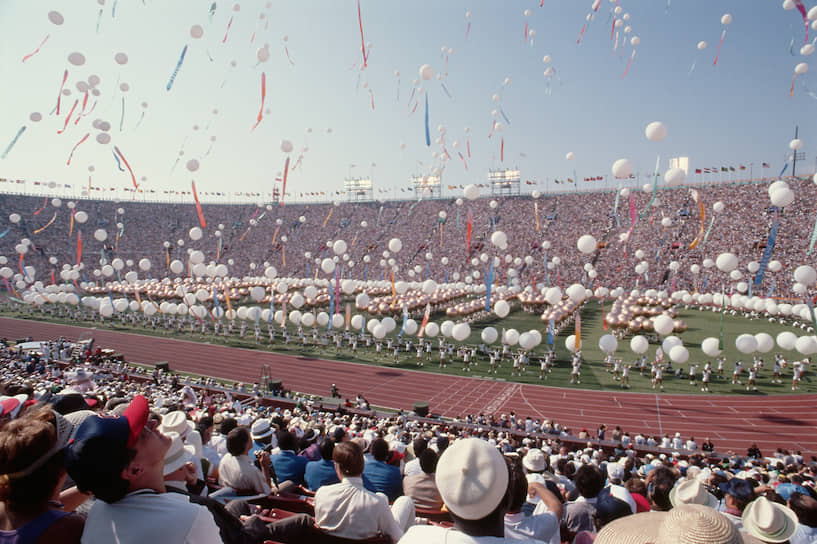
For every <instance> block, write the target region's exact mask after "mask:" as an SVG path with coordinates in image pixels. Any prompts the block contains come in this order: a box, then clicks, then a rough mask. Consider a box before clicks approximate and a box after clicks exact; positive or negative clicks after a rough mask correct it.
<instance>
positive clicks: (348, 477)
mask: <svg viewBox="0 0 817 544" xmlns="http://www.w3.org/2000/svg"><path fill="white" fill-rule="evenodd" d="M332 459H333V461H334V462H335V471H336V472H337V475H338V478H340V483H339V484H332V485H325V486H321V487H320V488H319V489H318V491H317V492H316V493H315V523H316V524H317V525H318V527H320V528H321V529H322V530H323V531H325V532H327V533H330V534H332V535H334V536H338V537H342V538H350V539H356V540H362V539H365V538H369V537H373V536H376V535H378V534H385V535H388V536H390V537H391V538H392V540H393V541H395V542H396V541H397V540H399V539H400V537H402V536H403V533H404V532H405V530H406V529H407V528H408V527H409V526H410V525H411V524H412V523H414V520H415V517H414V514H415V511H414V503H413V502H412V500H411V499H410V498H409V497H405V496H404V497H399V498H398V499H397V500H395V501H394V504H393V505H392V507H391V508H389V502H388V499H387V498H386V496H385V495H383V494H380V493H372V492H371V491H368V490H366V489H365V488H364V487H363V478H362V474H363V467H364V462H363V451H362V450H361V449H360V446H358V445H357V444H356V443H355V442H342V443H340V444H338V445H336V446H335V450H334V451H333V452H332Z"/></svg>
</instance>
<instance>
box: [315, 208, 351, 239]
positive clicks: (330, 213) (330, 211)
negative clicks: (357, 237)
mask: <svg viewBox="0 0 817 544" xmlns="http://www.w3.org/2000/svg"><path fill="white" fill-rule="evenodd" d="M333 211H335V207H334V206H332V207H331V208H329V213H328V214H327V215H326V219H324V220H323V225H322V226H323V228H326V224H327V223H328V222H329V218H330V217H332V212H333ZM352 245H354V244H352Z"/></svg>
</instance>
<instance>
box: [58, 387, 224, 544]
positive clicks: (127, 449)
mask: <svg viewBox="0 0 817 544" xmlns="http://www.w3.org/2000/svg"><path fill="white" fill-rule="evenodd" d="M156 423H157V422H156V421H150V422H148V403H147V400H146V399H145V397H143V396H141V395H137V396H136V397H135V398H134V399H133V401H132V402H131V403H130V405H129V406H128V408H127V409H126V410H125V411H124V413H123V414H122V415H121V416H120V417H117V418H114V417H100V416H97V415H93V416H89V417H88V418H87V419H85V421H84V422H83V423H82V425H80V426H79V428H78V429H77V431H76V434H75V435H74V438H73V441H72V442H71V444H70V445H69V446H68V448H67V451H66V468H67V469H68V473H69V474H70V475H71V477H72V478H73V479H74V481H75V482H76V483H77V486H78V487H79V489H80V490H81V491H84V492H91V493H93V494H94V496H95V497H96V499H97V501H96V502H95V503H94V505H93V506H92V507H91V511H90V512H89V513H88V519H87V521H86V522H85V529H84V530H83V533H82V542H83V543H88V544H91V543H96V542H118V543H120V544H144V543H145V542H167V543H174V544H175V543H185V544H187V543H191V544H193V543H202V544H210V543H213V544H215V543H220V542H221V537H220V536H219V530H218V527H217V526H216V523H215V521H214V520H213V516H212V514H211V513H210V512H209V511H208V510H207V508H206V507H204V506H200V505H197V504H191V503H190V501H189V499H188V498H187V497H186V496H184V495H180V494H177V493H167V492H166V489H165V483H164V457H165V453H166V452H167V450H168V448H169V447H170V443H171V439H170V438H169V437H167V436H165V435H163V434H162V433H161V432H159V431H158V430H157V427H158V426H157V424H156Z"/></svg>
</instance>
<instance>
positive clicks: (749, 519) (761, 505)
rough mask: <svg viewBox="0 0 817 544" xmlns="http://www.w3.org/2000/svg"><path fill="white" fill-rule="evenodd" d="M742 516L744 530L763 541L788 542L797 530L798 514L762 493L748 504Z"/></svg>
mask: <svg viewBox="0 0 817 544" xmlns="http://www.w3.org/2000/svg"><path fill="white" fill-rule="evenodd" d="M741 517H742V519H743V530H744V531H745V532H746V533H747V534H749V535H751V536H752V537H754V538H756V539H759V540H760V541H761V542H770V543H778V542H788V541H789V539H790V538H791V537H792V536H794V533H795V532H796V531H797V515H796V514H795V513H794V512H793V511H792V510H791V509H790V508H788V507H786V506H783V505H782V504H777V503H776V502H772V501H770V500H768V499H767V498H766V497H764V496H762V495H761V496H760V497H758V498H756V499H755V500H753V501H752V502H750V503H749V504H748V505H747V506H746V508H745V509H744V510H743V516H741Z"/></svg>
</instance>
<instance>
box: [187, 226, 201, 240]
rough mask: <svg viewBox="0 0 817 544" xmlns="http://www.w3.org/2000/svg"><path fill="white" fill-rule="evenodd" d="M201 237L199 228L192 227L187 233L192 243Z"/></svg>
mask: <svg viewBox="0 0 817 544" xmlns="http://www.w3.org/2000/svg"><path fill="white" fill-rule="evenodd" d="M202 235H203V233H202V231H201V229H200V228H199V227H193V228H192V229H190V232H188V236H190V239H191V240H193V241H196V240H201V237H202Z"/></svg>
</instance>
